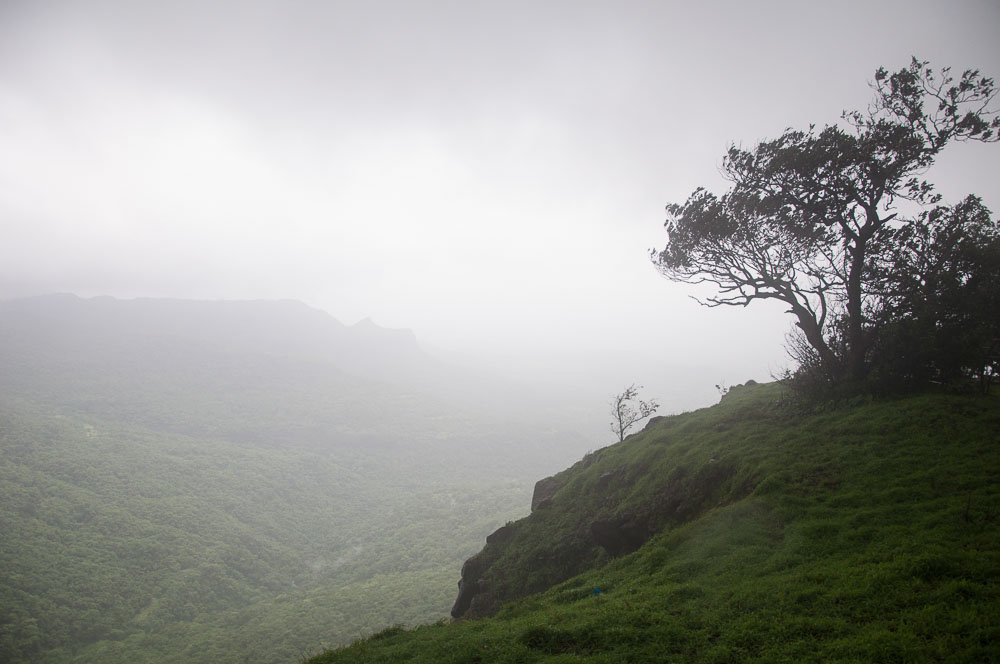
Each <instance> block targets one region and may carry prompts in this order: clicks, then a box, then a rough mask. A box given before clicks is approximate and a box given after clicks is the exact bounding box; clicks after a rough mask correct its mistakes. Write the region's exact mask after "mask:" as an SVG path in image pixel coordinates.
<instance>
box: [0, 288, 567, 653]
mask: <svg viewBox="0 0 1000 664" xmlns="http://www.w3.org/2000/svg"><path fill="white" fill-rule="evenodd" d="M248 316H249V317H251V318H253V319H255V320H258V324H257V325H254V326H249V325H247V326H246V327H245V328H240V326H241V325H246V323H247V317H248ZM157 317H160V318H161V319H169V320H171V321H173V323H172V325H166V324H164V323H163V322H162V320H161V321H157ZM184 321H187V322H188V323H189V324H185V322H184ZM260 321H271V322H272V323H273V324H274V328H275V332H274V334H273V336H271V337H270V338H263V337H262V334H261V330H262V329H264V326H263V325H262V324H261V322H260ZM334 324H335V322H334V321H332V319H327V318H326V317H324V316H321V315H318V312H315V311H313V310H309V309H307V308H306V307H303V306H301V305H295V304H293V303H251V304H245V305H240V304H229V305H224V304H221V303H216V304H210V305H205V304H203V303H179V302H153V301H146V302H142V301H137V302H120V301H110V300H97V301H95V300H87V301H84V300H79V299H77V298H69V297H55V298H38V299H32V300H25V301H14V302H10V303H6V304H5V305H4V307H3V308H2V309H0V336H2V340H0V341H2V343H0V362H2V370H0V376H2V378H0V381H2V383H3V384H2V389H0V395H2V396H0V446H2V457H0V505H2V509H0V529H2V532H3V533H4V537H3V540H2V546H0V567H2V568H3V570H4V575H3V581H2V584H0V605H2V607H3V609H2V613H0V625H2V626H0V659H3V660H4V661H10V662H64V661H70V660H72V661H80V662H119V661H120V662H126V661H137V660H140V661H163V662H168V661H176V662H199V661H200V662H222V661H233V662H242V661H254V662H278V661H285V662H287V661H294V660H295V659H296V658H299V657H301V656H302V655H303V654H306V653H309V652H315V651H316V650H319V649H320V648H321V647H322V646H323V645H332V644H337V643H344V642H346V641H349V640H351V639H353V638H358V637H360V636H363V635H365V634H367V633H370V632H371V631H373V630H375V629H378V628H380V627H381V626H383V625H385V624H394V623H406V624H416V623H420V622H425V621H427V620H433V619H436V618H435V617H444V616H446V615H447V611H448V608H449V607H450V604H451V601H452V600H453V594H454V593H453V589H454V585H455V582H456V581H457V578H458V570H459V568H460V566H461V561H462V560H464V558H466V557H468V555H470V554H471V553H472V552H473V551H474V549H475V547H476V546H478V544H477V543H481V542H482V539H483V537H485V535H486V534H488V533H489V532H490V531H491V530H493V529H495V528H496V527H497V526H498V525H500V524H502V523H504V522H506V521H507V520H509V519H511V518H514V517H515V516H518V515H520V514H523V513H524V510H525V509H526V507H527V504H528V501H529V498H530V489H531V486H532V484H533V482H534V479H536V478H537V477H538V476H539V475H540V474H544V473H546V472H551V471H552V470H555V469H556V468H558V467H559V465H560V463H564V462H561V461H560V456H562V455H566V454H573V455H578V454H579V453H580V452H578V451H574V450H579V449H581V448H582V445H583V444H584V443H582V442H581V440H580V438H579V436H578V435H576V434H572V433H567V432H558V431H554V430H552V429H551V428H550V429H549V430H548V432H546V430H545V429H544V428H540V427H535V426H530V427H529V426H528V425H527V424H524V425H519V424H517V423H516V422H512V421H509V420H508V421H502V420H500V419H498V418H491V417H489V416H488V414H486V413H485V412H483V411H482V410H481V409H479V410H477V409H474V408H473V407H471V406H469V405H463V404H461V403H456V402H454V401H449V400H448V399H447V397H445V396H441V395H440V394H439V395H433V394H430V393H429V391H428V390H424V391H421V390H419V389H417V388H416V387H414V386H413V385H412V384H409V386H407V387H401V386H400V385H401V384H403V383H405V380H404V378H400V379H399V383H391V382H387V379H388V376H386V375H383V378H386V380H381V381H378V380H371V379H366V378H362V377H359V376H358V375H357V373H349V372H347V371H346V370H344V369H341V368H340V367H339V366H338V364H337V363H336V357H335V355H336V352H342V351H343V346H344V345H347V344H349V343H359V344H367V345H369V346H371V345H373V344H374V345H375V346H378V349H377V350H378V352H374V351H373V353H372V355H371V358H370V361H371V362H381V363H383V365H384V360H385V358H386V357H393V356H395V361H396V362H397V365H398V366H399V368H398V369H397V372H398V374H402V373H403V371H404V369H405V367H403V366H402V362H403V359H402V358H403V357H404V356H407V355H409V356H410V357H411V360H412V361H414V362H418V361H419V362H423V363H426V362H429V360H427V359H426V358H422V357H420V356H419V355H414V354H415V353H416V352H417V351H416V350H414V347H410V345H409V343H408V341H407V340H406V339H405V338H403V339H402V340H401V339H400V338H398V335H397V336H393V335H387V337H386V338H381V339H379V338H378V337H377V335H376V334H371V332H372V331H371V330H369V331H368V332H366V333H365V334H363V335H361V339H360V341H357V342H350V341H347V340H345V339H341V340H340V341H339V344H340V345H341V347H340V348H339V349H338V347H337V346H336V345H334V344H331V345H329V346H327V347H325V348H326V351H327V352H326V354H325V356H324V354H323V353H321V352H320V350H321V348H320V347H316V348H309V347H308V346H307V345H306V344H305V343H304V342H303V341H302V338H303V337H304V336H305V335H307V334H312V335H315V336H317V337H318V338H323V334H322V333H323V332H324V331H325V332H326V333H327V334H330V331H329V328H330V327H331V326H332V325H334ZM317 326H318V327H319V331H318V332H317V329H316V328H317ZM234 329H244V330H245V331H244V332H243V333H242V334H239V333H236V332H233V330H234ZM341 332H343V330H341ZM250 336H254V337H256V338H249V337H250ZM264 336H267V335H264ZM331 336H333V337H334V339H335V340H336V337H335V336H334V335H332V334H331ZM384 336H385V335H384ZM232 339H236V341H232ZM387 343H388V344H389V347H388V348H386V347H385V344H387ZM380 344H381V346H379V345H380ZM320 345H322V344H320ZM234 347H235V348H234ZM356 348H357V346H355V349H356ZM363 356H364V353H359V352H354V353H353V354H352V356H351V359H352V361H353V362H354V366H353V367H349V368H351V369H352V370H353V371H356V372H357V371H358V367H359V366H360V365H359V362H360V361H361V359H363ZM385 371H388V369H386V370H385ZM371 373H375V370H374V369H372V370H371V371H369V374H371ZM512 445H513V446H514V447H513V448H512V447H511V446H512ZM511 449H517V450H518V453H517V454H510V453H509V450H511ZM564 458H565V457H564Z"/></svg>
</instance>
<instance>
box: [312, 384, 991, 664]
mask: <svg viewBox="0 0 1000 664" xmlns="http://www.w3.org/2000/svg"><path fill="white" fill-rule="evenodd" d="M786 398H787V395H786V394H785V392H784V388H782V387H781V386H780V385H777V384H772V385H764V386H745V387H738V388H734V389H733V390H730V392H729V394H727V396H726V397H725V398H724V399H723V401H722V403H720V404H719V405H717V406H715V407H713V408H709V409H704V410H700V411H696V412H693V413H686V414H683V415H679V416H674V417H670V418H665V419H663V420H660V421H658V422H656V423H655V424H654V425H652V426H651V427H648V428H647V430H645V431H644V432H642V433H640V434H637V435H634V436H631V437H630V438H628V439H627V440H625V441H624V442H623V443H619V444H617V445H613V446H611V447H608V448H606V449H604V450H601V451H599V452H597V453H595V454H594V455H590V456H589V457H588V458H587V459H585V460H584V461H583V462H581V463H579V464H577V465H576V466H575V467H574V468H572V469H570V470H568V471H565V476H564V477H562V478H561V480H562V487H561V488H560V489H559V490H558V491H557V492H556V493H555V495H554V496H553V497H552V503H551V506H549V507H546V508H544V509H542V508H539V509H536V511H535V512H533V513H532V515H531V516H529V517H527V518H525V519H523V520H521V521H519V522H516V523H515V524H513V529H514V531H515V535H514V536H512V537H511V538H510V539H508V540H506V543H505V546H500V547H493V548H495V549H496V551H495V552H494V554H490V557H491V560H492V561H493V564H494V573H493V577H492V579H493V581H492V582H491V584H490V588H491V589H492V590H493V591H494V592H497V589H498V588H500V587H501V586H502V585H503V583H508V582H509V583H513V582H514V579H517V578H525V577H526V574H529V573H531V570H534V571H535V573H537V574H541V575H546V574H553V573H554V570H556V569H558V568H559V564H555V565H550V564H548V561H547V559H546V558H545V556H544V555H542V553H543V552H547V553H548V556H549V558H559V557H560V556H562V555H563V554H566V556H568V557H567V558H565V560H568V561H569V562H570V566H571V567H572V566H573V565H576V564H579V565H581V566H585V567H586V570H585V571H582V573H580V574H578V575H576V576H573V577H572V578H569V579H565V580H563V581H561V582H560V583H557V584H556V585H554V586H552V587H550V588H549V589H548V590H546V591H545V592H542V593H541V594H536V595H529V596H524V597H520V598H519V599H509V600H506V601H504V603H503V606H502V608H501V609H500V611H499V613H498V614H497V615H496V616H495V617H491V618H486V619H482V620H462V621H458V622H454V623H451V624H437V625H430V626H424V627H418V628H416V629H413V630H410V631H407V630H401V629H398V628H390V629H387V630H385V631H383V632H380V633H378V634H375V635H374V636H371V637H369V638H367V639H364V640H361V641H358V642H356V643H354V644H353V645H351V646H350V647H348V648H344V649H341V650H333V651H329V652H327V653H324V654H322V655H319V656H317V657H315V658H313V659H311V660H309V664H334V663H337V662H394V661H410V662H414V661H420V662H454V663H460V662H463V663H464V662H511V663H514V662H518V663H521V662H543V661H544V662H570V661H573V662H579V661H593V662H647V661H677V662H749V661H757V662H997V661H1000V647H998V646H997V644H998V643H1000V485H998V484H997V482H996V477H998V476H1000V475H998V474H1000V399H998V398H996V397H995V396H977V397H968V396H957V395H923V396H916V397H908V398H905V399H899V400H891V401H889V400H887V401H881V402H874V403H868V402H866V403H858V404H854V405H852V406H844V407H840V408H837V409H833V410H829V411H827V412H823V413H819V414H815V415H811V416H801V415H797V414H795V413H794V412H792V411H790V410H789V409H788V408H787V407H785V405H784V401H785V399H786ZM716 467H724V468H726V469H727V470H726V472H724V473H722V474H721V475H718V474H717V473H716V471H713V470H708V469H710V468H716ZM608 473H615V474H616V475H613V476H610V477H619V478H629V480H628V481H621V482H619V483H618V484H612V483H610V482H609V481H608V480H605V482H604V488H601V486H600V485H601V478H602V477H609V476H608ZM699 477H702V478H706V479H707V478H713V477H716V478H717V477H723V478H724V479H722V480H713V481H711V482H710V484H711V490H707V489H706V491H704V492H703V493H702V498H703V499H702V500H699V501H697V504H692V505H688V506H687V507H686V508H685V504H684V503H683V502H680V503H676V507H675V510H674V512H673V513H670V514H662V513H653V512H649V511H648V507H649V506H663V505H664V504H666V503H664V501H663V496H664V494H669V493H670V492H671V489H670V487H671V482H672V481H677V480H679V479H683V478H687V479H683V481H684V482H686V483H687V484H686V485H687V486H688V487H689V488H691V489H695V488H696V487H697V486H698V482H697V480H696V479H695V478H699ZM672 478H673V480H672ZM671 504H674V503H671ZM639 513H648V514H650V515H651V516H650V518H651V519H652V520H651V521H650V523H654V522H655V524H656V525H657V527H658V528H659V529H658V531H657V532H656V534H655V535H653V536H652V538H651V539H649V540H648V541H647V542H646V543H645V544H644V545H643V546H642V547H641V548H639V549H638V550H637V551H635V552H634V553H631V554H629V555H625V556H622V557H619V558H614V559H611V558H609V557H608V556H607V554H605V553H602V552H601V551H600V550H599V548H598V547H595V546H594V545H593V543H592V542H590V543H588V537H589V535H588V533H587V532H586V530H585V529H583V528H581V524H584V523H587V522H589V521H592V520H593V519H595V518H600V517H605V518H614V517H616V516H622V515H635V514H639ZM490 550H491V546H487V548H486V549H485V550H484V552H483V553H482V554H480V555H486V554H487V553H488V552H489V551H490ZM574 561H575V562H574ZM526 583H527V582H526ZM510 594H511V595H517V594H519V590H515V591H512V592H511V593H510Z"/></svg>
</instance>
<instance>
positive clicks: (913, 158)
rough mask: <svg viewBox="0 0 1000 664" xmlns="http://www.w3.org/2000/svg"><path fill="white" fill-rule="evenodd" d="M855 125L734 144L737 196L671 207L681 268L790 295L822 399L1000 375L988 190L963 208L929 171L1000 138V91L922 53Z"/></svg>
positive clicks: (804, 372)
mask: <svg viewBox="0 0 1000 664" xmlns="http://www.w3.org/2000/svg"><path fill="white" fill-rule="evenodd" d="M872 88H873V92H874V98H873V99H872V101H871V103H870V104H869V105H868V107H867V108H866V109H865V110H861V111H844V112H843V113H842V119H843V124H842V125H837V124H834V125H827V126H825V127H823V128H822V129H818V128H817V127H816V126H815V125H809V128H808V129H807V130H804V131H803V130H794V129H786V130H785V132H784V133H783V134H782V135H781V136H779V137H778V138H776V139H773V140H767V141H763V142H761V143H759V144H757V145H756V146H755V147H753V148H752V149H750V150H746V149H743V148H742V147H740V146H737V145H733V146H732V147H730V149H729V150H728V152H727V154H726V156H725V158H724V160H723V163H722V171H723V174H724V176H725V178H726V179H727V180H728V181H729V182H731V183H732V187H731V188H730V189H729V191H727V192H726V193H724V194H722V195H721V196H716V195H715V194H712V193H710V192H708V191H707V190H705V189H704V188H699V189H696V190H695V191H694V192H693V193H692V194H691V196H690V197H689V198H688V200H687V201H686V202H685V203H684V204H683V205H680V204H671V205H668V206H667V212H668V214H669V218H668V220H667V222H666V228H667V243H666V246H665V248H664V249H663V250H662V251H660V252H654V253H653V261H654V263H655V264H656V265H657V267H658V269H659V270H660V272H662V273H663V275H664V276H666V277H667V278H669V279H671V280H673V281H678V282H682V283H689V284H709V285H711V286H714V287H715V288H714V290H715V293H714V294H712V295H710V296H708V297H706V298H704V299H703V300H702V302H703V303H704V304H706V305H708V306H713V307H715V306H723V305H727V306H747V305H749V304H750V303H751V302H753V301H755V300H764V301H777V302H781V303H782V305H783V306H784V305H787V307H788V309H787V312H788V313H789V314H792V315H793V316H794V317H795V328H794V335H795V337H794V341H793V342H792V343H791V348H790V351H791V354H792V356H793V359H795V360H796V361H797V362H798V364H799V367H798V369H797V372H796V373H797V378H798V379H799V380H798V384H799V387H800V391H806V392H812V393H814V395H819V396H820V397H822V398H828V397H829V396H830V394H838V393H839V394H845V393H846V394H852V393H856V392H858V391H859V389H867V390H868V391H871V392H874V393H887V392H894V393H898V392H900V391H904V390H906V391H918V390H920V389H926V388H927V387H928V386H929V385H933V384H941V383H965V382H967V380H968V378H969V377H975V378H978V379H979V380H980V381H981V383H982V385H983V387H984V388H986V387H988V385H989V383H990V382H991V381H992V380H994V378H995V377H996V376H997V374H998V373H1000V359H998V356H997V347H996V338H997V329H998V326H1000V320H998V318H997V313H996V303H997V302H998V301H1000V289H998V287H997V283H998V277H1000V227H998V225H997V223H996V221H995V220H993V219H992V218H991V215H990V211H989V210H988V209H986V207H985V206H984V205H983V204H982V201H981V200H980V199H979V198H977V197H975V196H969V197H967V198H966V199H965V200H964V201H962V202H961V203H959V204H957V205H955V206H953V207H952V206H947V205H942V204H941V195H940V194H937V193H935V191H934V185H933V183H932V182H930V181H929V180H925V179H924V177H925V176H926V175H927V172H928V171H929V170H931V169H932V167H933V165H934V163H935V161H936V160H937V158H938V157H939V156H940V154H941V153H942V152H943V151H944V150H945V148H947V147H948V145H949V144H951V143H952V142H964V141H981V142H984V143H996V142H997V141H1000V107H998V105H997V103H996V100H997V96H998V95H1000V90H998V89H997V88H996V85H995V82H994V80H993V79H992V78H989V77H986V76H983V75H982V74H980V73H979V71H978V70H966V71H964V72H963V73H962V74H961V75H957V74H956V75H952V73H951V71H950V69H949V68H947V67H945V68H943V69H940V70H935V69H933V68H931V67H930V66H929V65H928V63H927V62H921V61H919V60H917V59H916V58H913V59H912V61H911V62H910V65H909V66H908V67H905V68H903V69H901V70H899V71H897V72H894V73H891V74H890V73H889V72H888V71H886V70H885V69H884V68H879V69H878V70H877V71H876V72H875V80H874V83H873V84H872Z"/></svg>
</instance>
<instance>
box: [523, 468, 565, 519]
mask: <svg viewBox="0 0 1000 664" xmlns="http://www.w3.org/2000/svg"><path fill="white" fill-rule="evenodd" d="M565 484H566V480H565V479H563V478H562V477H560V476H558V475H554V476H552V477H546V478H544V479H541V480H538V481H537V482H535V491H534V493H532V494H531V511H532V512H534V511H535V510H537V509H538V507H539V505H540V504H541V503H542V502H544V501H546V500H547V501H549V504H551V503H552V496H554V495H556V492H557V491H559V489H561V488H563V485H565Z"/></svg>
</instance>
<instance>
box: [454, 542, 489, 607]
mask: <svg viewBox="0 0 1000 664" xmlns="http://www.w3.org/2000/svg"><path fill="white" fill-rule="evenodd" d="M484 571H485V570H484V563H483V558H482V555H481V553H480V554H477V555H475V556H472V557H471V558H469V559H468V560H466V561H465V563H464V564H463V565H462V578H461V579H460V580H459V582H458V597H457V598H456V599H455V604H454V605H453V606H452V607H451V617H452V618H461V617H462V616H463V615H465V613H466V612H467V611H468V610H469V607H470V606H471V605H472V600H473V599H474V598H475V597H476V595H477V594H478V593H479V591H480V587H479V577H481V576H482V574H483V572H484Z"/></svg>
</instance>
